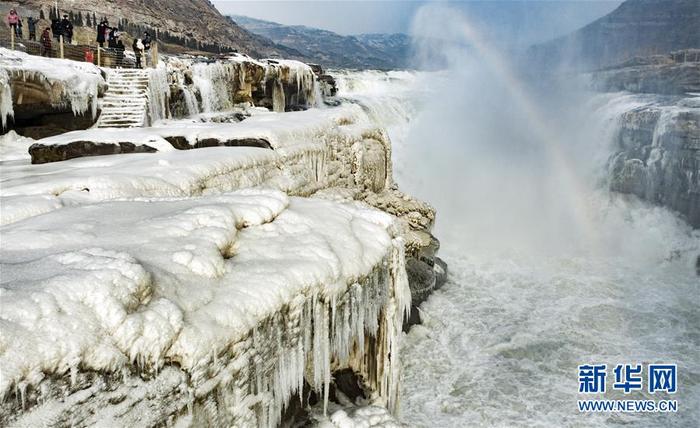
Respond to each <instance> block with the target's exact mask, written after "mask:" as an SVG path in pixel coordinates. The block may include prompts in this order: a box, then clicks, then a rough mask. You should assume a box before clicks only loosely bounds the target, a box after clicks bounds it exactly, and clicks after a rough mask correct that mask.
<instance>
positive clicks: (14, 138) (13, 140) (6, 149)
mask: <svg viewBox="0 0 700 428" xmlns="http://www.w3.org/2000/svg"><path fill="white" fill-rule="evenodd" d="M34 142H35V141H34V140H33V139H31V138H25V137H22V136H21V135H17V133H16V132H15V131H9V132H8V133H7V134H4V135H0V161H11V160H29V159H30V156H29V146H31V145H32V144H34Z"/></svg>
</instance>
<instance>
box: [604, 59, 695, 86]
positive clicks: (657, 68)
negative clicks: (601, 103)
mask: <svg viewBox="0 0 700 428" xmlns="http://www.w3.org/2000/svg"><path fill="white" fill-rule="evenodd" d="M591 82H592V85H593V87H594V88H595V89H596V90H600V91H630V92H644V93H656V94H684V93H686V92H700V49H686V50H681V51H676V52H672V53H670V54H668V55H655V56H651V57H638V58H634V59H632V60H630V61H627V62H624V63H622V64H619V65H617V66H614V67H609V68H607V69H605V70H601V71H599V72H595V73H592V74H591Z"/></svg>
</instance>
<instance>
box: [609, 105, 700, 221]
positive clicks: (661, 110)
mask: <svg viewBox="0 0 700 428" xmlns="http://www.w3.org/2000/svg"><path fill="white" fill-rule="evenodd" d="M609 97H610V98H612V101H611V103H610V104H613V105H615V104H622V105H623V106H626V108H625V109H623V111H616V110H613V109H610V108H608V110H609V111H608V112H607V114H608V115H609V116H611V117H612V118H613V129H612V132H611V147H610V150H611V151H612V153H613V154H612V156H611V157H610V159H609V168H608V173H609V177H608V182H609V185H610V188H611V189H612V190H614V191H617V192H622V193H631V194H634V195H637V196H639V197H640V198H643V199H646V200H648V201H650V202H653V203H656V204H659V205H663V206H667V207H669V208H671V209H673V210H676V211H677V212H679V213H681V214H682V215H683V216H684V217H685V219H686V220H687V221H688V222H689V223H690V224H691V225H692V226H693V227H700V158H698V155H697V153H698V151H699V150H700V97H698V96H693V95H691V96H674V97H668V96H665V97H664V96H656V95H632V94H618V95H609Z"/></svg>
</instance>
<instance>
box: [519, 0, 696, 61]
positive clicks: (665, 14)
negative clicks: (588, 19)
mask: <svg viewBox="0 0 700 428" xmlns="http://www.w3.org/2000/svg"><path fill="white" fill-rule="evenodd" d="M699 22H700V2H698V1H697V0H627V1H625V2H624V3H622V4H621V5H620V6H619V7H618V8H617V9H615V10H614V11H613V12H611V13H609V14H608V15H606V16H604V17H602V18H600V19H598V20H596V21H594V22H592V23H590V24H589V25H587V26H585V27H583V28H581V29H580V30H578V31H576V32H574V33H572V34H570V35H567V36H564V37H561V38H558V39H555V40H552V41H550V42H546V43H543V44H540V45H537V46H534V47H533V48H531V50H530V56H531V57H532V58H535V59H536V62H537V63H539V64H544V65H546V66H548V67H552V66H559V65H564V66H567V67H568V66H573V67H576V68H583V69H597V68H601V67H605V66H609V65H612V64H617V63H620V62H623V61H626V60H629V59H631V58H633V57H635V56H640V55H642V56H645V55H651V54H664V53H666V52H671V51H674V50H679V49H688V48H698V47H700V31H698V30H697V28H698V23H699Z"/></svg>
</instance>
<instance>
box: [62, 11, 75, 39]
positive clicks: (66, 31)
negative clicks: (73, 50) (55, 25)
mask: <svg viewBox="0 0 700 428" xmlns="http://www.w3.org/2000/svg"><path fill="white" fill-rule="evenodd" d="M61 34H63V40H64V41H65V42H66V43H68V44H70V43H72V41H73V24H72V23H71V22H70V20H68V15H63V20H62V21H61Z"/></svg>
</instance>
